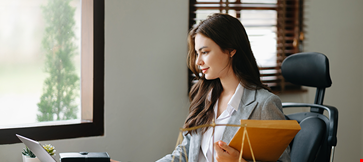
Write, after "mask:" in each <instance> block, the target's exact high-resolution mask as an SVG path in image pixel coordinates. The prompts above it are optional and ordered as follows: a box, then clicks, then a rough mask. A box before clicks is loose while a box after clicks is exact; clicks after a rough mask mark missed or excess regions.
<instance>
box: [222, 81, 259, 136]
mask: <svg viewBox="0 0 363 162" xmlns="http://www.w3.org/2000/svg"><path fill="white" fill-rule="evenodd" d="M255 100H256V90H250V89H246V88H244V89H243V95H242V98H241V102H240V104H239V106H238V111H236V112H235V113H233V114H232V116H231V118H230V119H229V121H228V124H240V120H241V119H248V118H249V117H250V115H251V114H252V112H253V110H254V109H255V107H256V105H257V104H258V103H257V102H255ZM238 129H239V127H226V129H225V130H224V133H223V137H222V141H224V142H226V143H229V142H230V141H231V140H232V138H233V137H234V135H235V134H236V132H237V130H238Z"/></svg>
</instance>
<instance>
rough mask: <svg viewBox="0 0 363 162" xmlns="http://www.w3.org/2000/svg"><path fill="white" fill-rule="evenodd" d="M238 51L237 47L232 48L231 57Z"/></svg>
mask: <svg viewBox="0 0 363 162" xmlns="http://www.w3.org/2000/svg"><path fill="white" fill-rule="evenodd" d="M236 52H237V50H235V49H234V50H232V51H231V52H230V53H229V54H230V56H231V57H233V56H234V54H236Z"/></svg>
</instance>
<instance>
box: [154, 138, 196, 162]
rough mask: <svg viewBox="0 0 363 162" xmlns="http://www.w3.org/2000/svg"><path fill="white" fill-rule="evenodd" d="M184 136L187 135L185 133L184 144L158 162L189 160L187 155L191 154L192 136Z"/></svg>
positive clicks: (183, 161) (184, 161)
mask: <svg viewBox="0 0 363 162" xmlns="http://www.w3.org/2000/svg"><path fill="white" fill-rule="evenodd" d="M184 134H185V133H183V142H182V143H181V144H179V145H178V146H177V147H176V148H175V150H174V151H173V153H171V154H168V155H166V156H164V157H163V158H161V159H159V160H157V161H156V162H171V161H172V160H173V159H174V161H175V162H179V161H180V159H181V161H182V162H186V161H187V160H186V159H187V158H188V156H187V155H188V154H189V146H190V138H191V135H190V134H188V135H184Z"/></svg>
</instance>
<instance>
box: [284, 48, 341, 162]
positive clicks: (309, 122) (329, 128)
mask: <svg viewBox="0 0 363 162" xmlns="http://www.w3.org/2000/svg"><path fill="white" fill-rule="evenodd" d="M281 72H282V75H283V76H284V78H285V80H286V81H288V82H290V83H293V84H297V85H302V86H310V87H315V88H317V90H316V96H315V101H314V104H310V103H283V108H288V107H310V112H301V113H295V114H289V115H286V116H287V119H290V120H297V121H298V122H299V123H300V126H301V130H300V132H299V133H298V134H297V135H296V136H295V138H294V140H293V141H292V142H291V144H290V146H291V161H292V162H327V161H329V160H330V161H332V160H333V157H334V147H335V146H336V144H337V138H336V133H337V125H338V110H337V109H336V108H335V107H333V106H326V105H323V100H324V93H325V88H327V87H330V86H331V84H332V81H331V79H330V74H329V60H328V58H327V57H326V56H325V55H324V54H321V53H316V52H313V53H298V54H294V55H291V56H289V57H287V58H286V59H285V60H284V62H283V63H282V65H281ZM324 111H327V112H328V117H327V116H325V115H323V112H324ZM331 148H333V149H331ZM332 150H333V151H332Z"/></svg>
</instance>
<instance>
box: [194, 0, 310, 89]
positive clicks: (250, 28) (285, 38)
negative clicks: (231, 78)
mask: <svg viewBox="0 0 363 162" xmlns="http://www.w3.org/2000/svg"><path fill="white" fill-rule="evenodd" d="M189 4H190V6H189V10H190V12H189V28H192V26H193V25H194V24H198V23H199V22H200V20H203V19H205V18H206V17H207V16H208V15H210V14H211V13H227V14H230V15H232V16H234V17H236V18H238V19H239V20H240V21H241V22H242V24H243V25H244V27H245V29H246V32H247V34H248V36H249V39H250V42H251V46H252V51H253V53H254V55H255V57H256V60H257V64H258V65H259V67H260V73H261V80H262V82H263V83H264V84H267V85H268V86H269V87H270V88H271V89H272V90H273V91H274V92H275V93H280V92H286V91H296V90H297V91H301V87H300V86H295V85H293V84H291V83H287V82H285V81H284V79H283V77H282V75H281V72H280V66H281V63H282V61H283V60H284V59H285V58H286V57H287V56H289V55H291V54H294V53H298V52H300V51H302V41H303V32H302V31H303V29H302V27H303V25H302V20H303V18H302V6H303V5H302V0H190V3H189ZM193 79H194V77H193V74H192V73H191V71H189V87H191V85H192V84H193Z"/></svg>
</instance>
